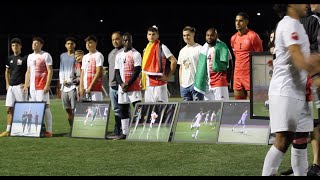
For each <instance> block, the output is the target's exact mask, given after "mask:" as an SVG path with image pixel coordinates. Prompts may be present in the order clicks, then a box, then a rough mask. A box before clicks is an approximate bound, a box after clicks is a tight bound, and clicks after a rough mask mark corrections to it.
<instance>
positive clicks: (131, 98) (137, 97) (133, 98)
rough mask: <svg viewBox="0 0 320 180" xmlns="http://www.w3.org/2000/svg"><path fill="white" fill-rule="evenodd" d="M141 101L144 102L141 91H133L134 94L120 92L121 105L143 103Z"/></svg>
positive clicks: (119, 100) (119, 101)
mask: <svg viewBox="0 0 320 180" xmlns="http://www.w3.org/2000/svg"><path fill="white" fill-rule="evenodd" d="M141 100H142V95H141V91H132V92H122V91H121V92H120V91H118V103H119V104H130V103H133V102H137V101H141Z"/></svg>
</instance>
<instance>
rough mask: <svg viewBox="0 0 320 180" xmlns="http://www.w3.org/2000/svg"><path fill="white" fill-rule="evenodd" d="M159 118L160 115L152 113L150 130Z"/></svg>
mask: <svg viewBox="0 0 320 180" xmlns="http://www.w3.org/2000/svg"><path fill="white" fill-rule="evenodd" d="M157 118H158V114H157V113H156V112H154V111H152V112H151V116H150V125H149V127H150V129H151V128H152V125H153V124H154V123H155V122H156V119H157Z"/></svg>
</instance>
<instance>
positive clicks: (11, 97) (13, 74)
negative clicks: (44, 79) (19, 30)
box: [0, 38, 27, 137]
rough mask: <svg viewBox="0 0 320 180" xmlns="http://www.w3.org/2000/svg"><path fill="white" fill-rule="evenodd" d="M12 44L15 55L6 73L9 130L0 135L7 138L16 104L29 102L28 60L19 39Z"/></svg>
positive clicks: (8, 63)
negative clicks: (26, 78)
mask: <svg viewBox="0 0 320 180" xmlns="http://www.w3.org/2000/svg"><path fill="white" fill-rule="evenodd" d="M10 44H11V50H12V52H13V54H12V55H11V56H9V57H8V61H7V62H6V72H5V79H6V89H7V97H6V106H7V129H6V130H5V131H4V132H2V133H1V134H0V137H6V136H9V134H10V130H11V124H12V111H13V106H14V102H15V101H26V100H27V92H26V93H25V92H23V85H24V81H25V73H26V71H27V58H26V56H22V55H21V48H22V42H21V40H20V39H19V38H13V39H12V40H11V41H10Z"/></svg>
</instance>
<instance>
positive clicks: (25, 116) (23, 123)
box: [21, 111, 28, 133]
mask: <svg viewBox="0 0 320 180" xmlns="http://www.w3.org/2000/svg"><path fill="white" fill-rule="evenodd" d="M27 116H28V112H27V111H25V112H24V113H23V114H22V121H21V125H22V132H23V133H24V130H25V128H26V125H27V119H28V117H27Z"/></svg>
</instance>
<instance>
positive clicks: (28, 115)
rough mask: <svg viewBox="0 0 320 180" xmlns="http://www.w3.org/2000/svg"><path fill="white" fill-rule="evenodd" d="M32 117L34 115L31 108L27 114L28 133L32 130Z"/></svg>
mask: <svg viewBox="0 0 320 180" xmlns="http://www.w3.org/2000/svg"><path fill="white" fill-rule="evenodd" d="M32 117H33V115H32V113H31V110H30V111H29V113H28V114H27V125H28V126H27V128H28V133H30V132H31V124H32Z"/></svg>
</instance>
